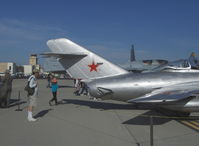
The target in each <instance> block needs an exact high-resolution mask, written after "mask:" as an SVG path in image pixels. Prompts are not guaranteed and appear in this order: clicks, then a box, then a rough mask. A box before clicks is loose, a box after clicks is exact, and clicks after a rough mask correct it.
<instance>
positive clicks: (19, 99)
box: [16, 90, 22, 111]
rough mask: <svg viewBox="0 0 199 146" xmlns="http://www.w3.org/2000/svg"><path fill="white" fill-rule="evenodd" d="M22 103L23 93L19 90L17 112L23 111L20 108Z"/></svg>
mask: <svg viewBox="0 0 199 146" xmlns="http://www.w3.org/2000/svg"><path fill="white" fill-rule="evenodd" d="M20 102H21V91H20V90H19V92H18V104H17V109H16V111H22V109H21V108H20Z"/></svg>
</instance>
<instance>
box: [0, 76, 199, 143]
mask: <svg viewBox="0 0 199 146" xmlns="http://www.w3.org/2000/svg"><path fill="white" fill-rule="evenodd" d="M38 82H39V97H38V106H37V107H36V108H35V109H34V115H35V117H36V118H37V119H38V120H37V121H36V122H28V120H27V109H26V108H27V97H26V92H25V91H24V87H25V83H26V80H23V79H15V80H14V81H13V91H12V104H11V106H10V107H9V108H6V109H2V108H1V109H0V144H1V145H2V146H80V145H81V146H150V118H149V117H150V116H154V117H153V139H154V142H153V143H154V146H188V145H189V146H198V145H199V120H198V119H199V113H193V114H192V115H191V117H192V118H191V119H186V118H176V117H172V118H171V117H167V116H164V115H163V114H161V113H160V112H157V111H151V110H146V109H137V108H136V107H135V106H133V105H131V104H128V103H124V102H118V101H94V100H91V99H90V98H89V97H88V96H75V95H74V94H73V92H74V88H73V81H72V80H58V83H59V86H60V88H59V89H58V99H59V101H60V104H59V105H57V106H55V105H54V106H49V104H48V101H49V100H50V99H51V98H52V93H51V90H50V88H46V85H47V80H38ZM19 91H20V101H18V100H17V99H18V97H19ZM18 103H20V107H18V106H17V104H18ZM17 109H21V110H22V111H16V110H17Z"/></svg>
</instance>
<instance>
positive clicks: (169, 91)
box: [128, 82, 199, 103]
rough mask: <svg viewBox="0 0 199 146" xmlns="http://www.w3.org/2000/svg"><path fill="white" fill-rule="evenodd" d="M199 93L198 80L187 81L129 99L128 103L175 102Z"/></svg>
mask: <svg viewBox="0 0 199 146" xmlns="http://www.w3.org/2000/svg"><path fill="white" fill-rule="evenodd" d="M197 95H199V82H189V83H183V84H177V85H171V86H169V87H168V86H167V87H163V88H161V89H157V90H154V91H153V92H151V93H149V94H146V95H144V96H141V97H138V98H135V99H131V100H129V101H128V102H130V103H167V102H176V101H180V100H183V99H186V98H188V97H191V96H197Z"/></svg>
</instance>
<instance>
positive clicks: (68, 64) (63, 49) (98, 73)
mask: <svg viewBox="0 0 199 146" xmlns="http://www.w3.org/2000/svg"><path fill="white" fill-rule="evenodd" d="M47 45H48V47H49V48H50V49H51V51H52V52H51V53H46V54H45V55H46V56H49V57H50V56H54V57H56V58H58V60H59V62H60V63H61V64H62V66H63V67H64V68H65V69H66V70H67V72H68V73H69V75H70V76H71V77H73V78H80V79H86V80H90V79H95V78H101V77H107V76H114V75H120V74H125V73H127V71H126V70H124V69H122V68H120V67H119V66H116V65H114V64H112V63H111V62H109V61H107V60H105V59H104V58H102V57H100V56H98V55H96V54H94V53H93V52H91V51H88V50H87V49H85V48H83V47H81V46H79V45H77V44H75V43H74V42H72V41H70V40H68V39H65V38H60V39H55V40H49V41H48V42H47Z"/></svg>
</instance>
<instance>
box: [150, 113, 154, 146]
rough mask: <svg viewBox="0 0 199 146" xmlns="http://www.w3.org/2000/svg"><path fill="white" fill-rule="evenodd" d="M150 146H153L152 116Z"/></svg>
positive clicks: (151, 117)
mask: <svg viewBox="0 0 199 146" xmlns="http://www.w3.org/2000/svg"><path fill="white" fill-rule="evenodd" d="M150 146H153V116H150Z"/></svg>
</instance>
